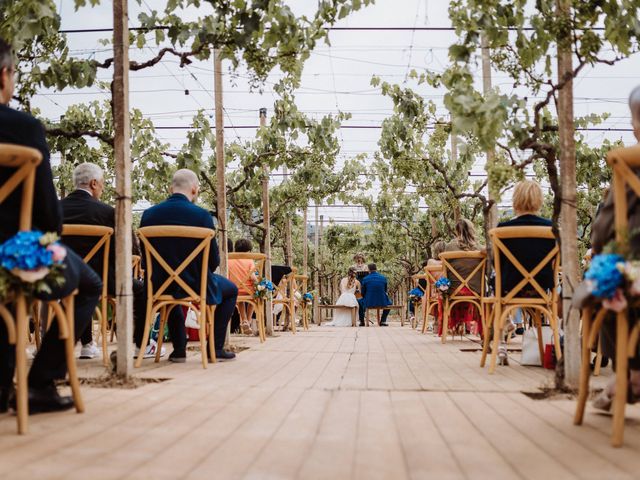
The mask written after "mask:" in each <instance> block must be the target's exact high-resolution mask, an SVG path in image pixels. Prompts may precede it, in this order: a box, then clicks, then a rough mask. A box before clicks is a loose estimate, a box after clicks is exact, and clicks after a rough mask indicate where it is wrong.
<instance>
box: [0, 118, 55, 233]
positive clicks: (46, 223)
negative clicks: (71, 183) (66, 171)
mask: <svg viewBox="0 0 640 480" xmlns="http://www.w3.org/2000/svg"><path fill="white" fill-rule="evenodd" d="M0 143H11V144H15V145H22V146H25V147H31V148H35V149H37V150H39V151H40V153H42V157H43V158H42V163H40V165H39V166H38V167H37V169H36V181H35V189H34V198H33V217H32V218H33V228H34V229H37V230H41V231H44V232H57V233H60V232H61V229H62V211H61V210H60V204H59V202H58V195H57V193H56V189H55V187H54V185H53V175H52V173H51V164H50V163H49V147H47V141H46V138H45V132H44V127H43V126H42V124H41V123H40V122H39V121H38V120H37V119H35V118H34V117H32V116H31V115H29V114H26V113H24V112H19V111H17V110H14V109H12V108H9V107H7V106H6V105H0ZM12 172H13V170H12V169H5V168H0V185H1V184H3V183H4V182H6V181H7V180H8V179H9V177H10V176H11V173H12ZM20 203H21V189H18V190H16V191H15V192H14V193H13V194H11V195H10V196H9V198H7V199H6V200H5V201H4V202H3V204H2V206H1V207H0V237H1V239H2V240H6V239H7V238H8V237H10V236H12V235H13V234H15V233H16V232H17V231H18V220H19V214H20Z"/></svg>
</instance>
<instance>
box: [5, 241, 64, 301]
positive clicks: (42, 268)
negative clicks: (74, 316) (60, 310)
mask: <svg viewBox="0 0 640 480" xmlns="http://www.w3.org/2000/svg"><path fill="white" fill-rule="evenodd" d="M57 240H58V237H57V235H55V234H52V233H42V232H39V231H37V230H33V231H27V232H18V233H16V234H15V235H14V236H13V237H11V238H10V239H8V240H7V241H6V242H4V243H2V244H0V298H1V299H6V298H8V297H9V296H10V295H12V294H13V293H14V292H15V291H17V290H19V291H21V292H22V293H24V294H25V295H26V296H27V297H29V298H31V297H33V296H35V295H36V294H37V293H50V292H51V287H52V286H59V285H62V283H63V282H64V276H63V274H62V270H63V268H64V265H63V261H64V259H65V257H66V255H67V250H66V249H65V247H63V246H62V245H60V244H59V243H57Z"/></svg>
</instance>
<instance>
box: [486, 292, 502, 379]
mask: <svg viewBox="0 0 640 480" xmlns="http://www.w3.org/2000/svg"><path fill="white" fill-rule="evenodd" d="M492 324H493V346H492V347H491V362H490V363H489V373H490V374H493V373H494V372H495V371H496V362H497V360H498V347H499V346H500V332H501V331H502V308H500V305H499V304H496V306H495V307H494V311H493V322H492Z"/></svg>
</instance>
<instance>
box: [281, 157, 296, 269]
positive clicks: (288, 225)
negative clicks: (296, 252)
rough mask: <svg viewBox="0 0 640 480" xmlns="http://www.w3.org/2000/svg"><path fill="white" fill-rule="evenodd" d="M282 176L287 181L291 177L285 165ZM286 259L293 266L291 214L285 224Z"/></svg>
mask: <svg viewBox="0 0 640 480" xmlns="http://www.w3.org/2000/svg"><path fill="white" fill-rule="evenodd" d="M282 176H283V178H284V181H285V182H286V181H287V180H288V179H289V172H288V171H287V167H286V166H285V167H284V168H283V169H282ZM284 259H285V263H286V264H287V265H289V266H291V267H293V263H294V262H293V242H292V240H291V216H289V215H287V220H286V222H285V224H284Z"/></svg>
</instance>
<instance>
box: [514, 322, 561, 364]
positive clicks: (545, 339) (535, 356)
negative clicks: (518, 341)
mask: <svg viewBox="0 0 640 480" xmlns="http://www.w3.org/2000/svg"><path fill="white" fill-rule="evenodd" d="M552 337H553V330H551V327H549V326H546V325H543V326H542V346H543V348H544V346H545V345H546V344H548V343H552ZM520 364H521V365H533V366H536V367H541V366H542V360H541V359H540V350H539V348H538V329H537V328H528V329H527V330H525V331H524V334H523V335H522V359H521V360H520Z"/></svg>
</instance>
